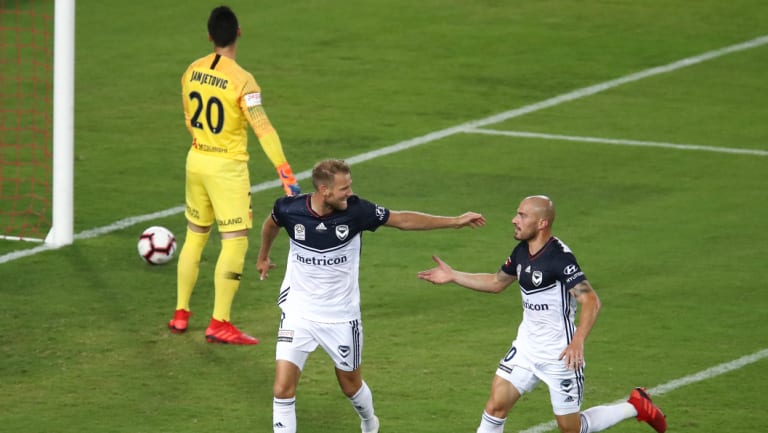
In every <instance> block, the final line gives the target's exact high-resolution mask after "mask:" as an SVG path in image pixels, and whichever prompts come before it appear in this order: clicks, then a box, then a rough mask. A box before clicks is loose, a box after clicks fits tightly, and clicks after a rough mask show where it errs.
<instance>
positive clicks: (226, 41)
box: [208, 6, 240, 47]
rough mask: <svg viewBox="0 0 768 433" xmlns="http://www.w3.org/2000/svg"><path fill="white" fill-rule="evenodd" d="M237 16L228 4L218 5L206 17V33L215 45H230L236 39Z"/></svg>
mask: <svg viewBox="0 0 768 433" xmlns="http://www.w3.org/2000/svg"><path fill="white" fill-rule="evenodd" d="M239 28H240V26H239V25H238V23H237V16H235V13H234V12H232V9H230V8H229V7H228V6H219V7H217V8H215V9H213V10H212V11H211V15H210V16H209V17H208V34H209V35H211V39H213V43H214V44H215V45H216V46H217V47H226V46H228V45H232V44H233V43H235V40H237V30H238V29H239Z"/></svg>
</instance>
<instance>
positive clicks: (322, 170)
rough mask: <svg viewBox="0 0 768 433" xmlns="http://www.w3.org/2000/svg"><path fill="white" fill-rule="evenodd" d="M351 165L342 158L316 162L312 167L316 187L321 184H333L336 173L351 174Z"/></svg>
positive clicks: (313, 182)
mask: <svg viewBox="0 0 768 433" xmlns="http://www.w3.org/2000/svg"><path fill="white" fill-rule="evenodd" d="M351 172H352V171H351V170H350V169H349V165H347V163H346V162H344V161H343V160H341V159H326V160H323V161H320V162H318V163H317V164H315V167H314V168H313V169H312V184H313V185H314V186H315V189H318V188H320V185H332V184H333V181H334V180H335V177H336V174H338V173H341V174H350V173H351Z"/></svg>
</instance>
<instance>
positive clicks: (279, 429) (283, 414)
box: [272, 397, 296, 433]
mask: <svg viewBox="0 0 768 433" xmlns="http://www.w3.org/2000/svg"><path fill="white" fill-rule="evenodd" d="M272 430H273V432H274V433H296V397H291V398H275V399H274V400H272Z"/></svg>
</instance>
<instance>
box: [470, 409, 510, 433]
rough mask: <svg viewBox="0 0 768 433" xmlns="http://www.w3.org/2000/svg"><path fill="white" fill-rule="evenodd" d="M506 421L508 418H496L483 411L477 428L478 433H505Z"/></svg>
mask: <svg viewBox="0 0 768 433" xmlns="http://www.w3.org/2000/svg"><path fill="white" fill-rule="evenodd" d="M506 421H507V419H506V418H496V417H495V416H491V415H488V412H486V411H483V417H482V418H481V419H480V427H478V428H477V433H503V432H504V423H505V422H506Z"/></svg>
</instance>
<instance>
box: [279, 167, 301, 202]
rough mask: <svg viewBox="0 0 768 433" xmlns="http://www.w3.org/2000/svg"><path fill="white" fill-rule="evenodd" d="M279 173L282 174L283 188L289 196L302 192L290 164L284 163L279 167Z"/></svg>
mask: <svg viewBox="0 0 768 433" xmlns="http://www.w3.org/2000/svg"><path fill="white" fill-rule="evenodd" d="M277 175H278V176H280V182H282V183H283V189H284V190H285V195H287V196H288V197H291V196H294V195H299V194H301V187H299V183H298V182H296V178H295V177H293V170H291V166H290V164H288V163H287V162H286V163H283V164H280V165H279V166H278V167H277Z"/></svg>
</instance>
